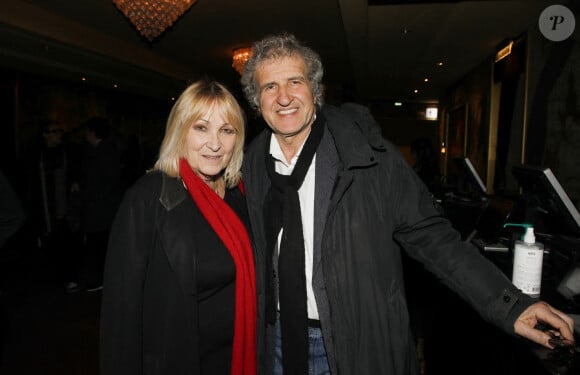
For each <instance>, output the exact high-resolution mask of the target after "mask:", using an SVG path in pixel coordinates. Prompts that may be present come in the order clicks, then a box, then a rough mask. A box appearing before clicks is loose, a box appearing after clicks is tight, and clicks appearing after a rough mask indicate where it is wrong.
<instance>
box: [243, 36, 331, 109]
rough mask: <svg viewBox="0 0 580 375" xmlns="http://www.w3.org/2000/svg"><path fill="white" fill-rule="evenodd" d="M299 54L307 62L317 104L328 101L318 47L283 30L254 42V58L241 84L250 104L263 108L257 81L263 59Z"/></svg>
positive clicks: (307, 70) (307, 72)
mask: <svg viewBox="0 0 580 375" xmlns="http://www.w3.org/2000/svg"><path fill="white" fill-rule="evenodd" d="M295 55H299V56H301V57H302V59H304V63H305V64H306V74H307V77H306V78H307V79H308V81H309V82H310V85H311V87H312V96H313V97H314V103H315V104H316V105H318V106H321V105H322V104H323V101H324V98H323V96H324V86H323V84H322V76H323V75H324V68H323V67H322V61H321V60H320V56H319V55H318V53H316V52H315V51H314V50H312V49H311V48H309V47H306V46H305V45H304V44H302V43H301V42H299V41H298V39H296V37H295V36H294V35H292V34H288V33H283V34H279V35H271V36H268V37H265V38H264V39H262V40H259V41H257V42H255V43H254V45H253V46H252V57H250V59H249V60H248V61H247V62H246V65H245V66H244V72H243V74H242V78H241V83H242V88H243V90H244V94H245V96H246V99H247V100H248V102H249V103H250V106H252V108H254V109H255V110H258V111H259V109H260V108H259V94H260V91H259V89H260V88H259V87H258V83H257V82H256V79H255V76H256V68H257V67H258V65H259V64H260V63H261V62H262V61H266V60H270V59H277V58H281V57H287V56H295Z"/></svg>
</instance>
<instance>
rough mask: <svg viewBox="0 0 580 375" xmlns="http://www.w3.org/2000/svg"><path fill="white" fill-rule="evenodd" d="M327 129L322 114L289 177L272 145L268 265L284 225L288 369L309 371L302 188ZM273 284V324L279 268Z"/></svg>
mask: <svg viewBox="0 0 580 375" xmlns="http://www.w3.org/2000/svg"><path fill="white" fill-rule="evenodd" d="M323 132H324V120H323V118H322V116H321V115H320V114H318V116H317V118H316V120H315V121H314V123H313V124H312V129H311V131H310V135H309V136H308V139H307V140H306V142H305V143H304V147H303V148H302V152H301V153H300V156H299V157H298V162H297V163H296V166H295V167H294V170H293V171H292V174H291V175H289V176H284V175H281V174H278V173H276V172H275V169H274V159H273V158H272V156H271V155H270V154H269V150H268V148H267V147H266V170H267V171H268V176H269V177H270V181H271V183H272V186H271V187H270V190H269V191H268V193H267V195H266V200H265V204H264V218H265V220H264V226H265V231H266V240H267V246H268V247H267V249H268V250H269V251H268V256H269V259H268V262H267V264H268V266H269V267H273V262H272V259H273V258H272V253H273V251H274V249H275V245H276V241H277V239H278V233H280V229H282V228H283V229H284V230H283V233H282V239H281V241H280V256H279V258H278V293H279V298H280V324H281V329H282V363H283V365H284V374H288V375H304V374H307V373H308V311H307V305H306V276H305V263H304V236H303V231H302V215H301V212H300V200H299V198H298V189H300V186H302V182H303V181H304V177H305V176H306V172H308V168H309V167H310V165H311V164H312V159H313V158H314V154H315V153H316V149H317V148H318V145H319V144H320V140H321V139H322V134H323ZM268 272H269V275H270V276H271V278H270V280H269V282H268V283H267V290H266V293H267V294H266V296H267V311H268V315H267V316H268V320H269V322H270V323H275V321H276V295H275V292H276V287H275V285H276V283H275V277H276V275H275V272H274V270H273V268H270V269H269V271H268Z"/></svg>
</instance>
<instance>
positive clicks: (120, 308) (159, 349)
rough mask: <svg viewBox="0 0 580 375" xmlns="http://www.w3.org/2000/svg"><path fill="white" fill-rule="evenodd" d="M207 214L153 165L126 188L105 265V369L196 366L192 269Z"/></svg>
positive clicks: (125, 372)
mask: <svg viewBox="0 0 580 375" xmlns="http://www.w3.org/2000/svg"><path fill="white" fill-rule="evenodd" d="M204 220H205V219H204V218H203V216H202V214H201V212H200V211H199V209H198V208H197V206H196V205H195V203H194V202H193V199H191V197H190V195H189V194H188V193H187V191H186V190H185V188H184V187H183V183H182V182H181V181H180V180H178V179H176V178H170V177H168V176H167V175H165V174H162V173H160V172H152V173H149V174H146V175H145V176H143V177H141V178H140V179H139V180H138V181H137V182H136V184H135V185H134V186H133V187H131V188H130V189H129V190H128V191H127V193H126V195H125V197H124V199H123V202H122V203H121V206H120V208H119V211H118V214H117V216H116V218H115V221H114V224H113V228H112V231H111V237H110V241H109V248H108V252H107V261H106V267H105V277H104V288H103V302H102V312H101V342H100V355H101V373H102V374H103V375H115V374H119V375H121V374H122V375H129V374H131V375H133V374H135V375H136V374H158V375H167V374H171V375H181V374H183V375H186V374H187V375H192V374H198V373H199V368H200V365H199V363H200V360H199V342H198V339H199V330H198V310H197V304H198V302H197V301H198V296H197V290H198V288H197V284H196V280H197V275H196V272H195V269H196V259H197V256H196V254H197V252H198V251H199V249H201V248H202V246H204V241H203V239H200V238H199V236H198V232H199V230H200V229H199V228H200V227H201V224H202V221H204Z"/></svg>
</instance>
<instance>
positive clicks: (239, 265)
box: [179, 158, 257, 375]
mask: <svg viewBox="0 0 580 375" xmlns="http://www.w3.org/2000/svg"><path fill="white" fill-rule="evenodd" d="M179 174H180V175H181V177H182V178H183V181H184V182H185V186H186V187H187V190H188V191H189V194H190V195H191V197H192V198H193V201H194V202H195V204H196V205H197V207H198V208H199V210H200V211H201V213H202V215H203V216H204V217H205V219H206V220H207V221H208V223H209V225H210V226H211V227H212V229H213V230H214V231H215V232H216V233H217V235H218V237H219V238H220V239H221V241H222V242H223V243H224V245H225V246H226V248H227V249H228V251H229V252H230V255H231V256H232V258H233V259H234V264H235V266H236V291H235V293H236V302H235V321H234V344H233V353H232V370H231V373H232V374H234V375H255V374H256V373H257V369H256V314H257V312H256V311H257V307H256V301H257V300H256V277H255V270H254V258H253V252H252V246H251V243H250V238H249V236H248V232H247V231H246V228H245V226H244V224H243V223H242V221H241V220H240V218H239V217H238V216H237V215H236V214H235V212H234V211H233V210H232V209H231V208H230V206H228V204H227V203H226V202H224V200H223V199H221V198H220V197H219V196H218V195H217V194H216V193H215V192H214V191H213V190H212V189H211V188H210V187H209V186H208V185H207V184H206V183H205V182H203V181H202V180H201V178H199V177H198V176H197V175H196V174H195V173H194V172H193V170H192V169H191V167H190V166H189V164H188V163H187V161H186V160H185V159H183V158H182V159H180V160H179ZM240 188H241V189H240V190H241V191H242V193H243V191H244V190H243V187H241V186H240Z"/></svg>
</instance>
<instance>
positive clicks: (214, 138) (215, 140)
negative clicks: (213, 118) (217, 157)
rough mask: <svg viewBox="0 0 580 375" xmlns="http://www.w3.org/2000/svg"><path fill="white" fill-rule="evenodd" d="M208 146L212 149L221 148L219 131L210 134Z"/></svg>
mask: <svg viewBox="0 0 580 375" xmlns="http://www.w3.org/2000/svg"><path fill="white" fill-rule="evenodd" d="M206 146H207V147H208V148H209V149H210V150H212V151H218V150H219V149H220V148H221V141H220V137H219V135H218V134H217V133H211V134H209V138H208V140H207V143H206Z"/></svg>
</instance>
